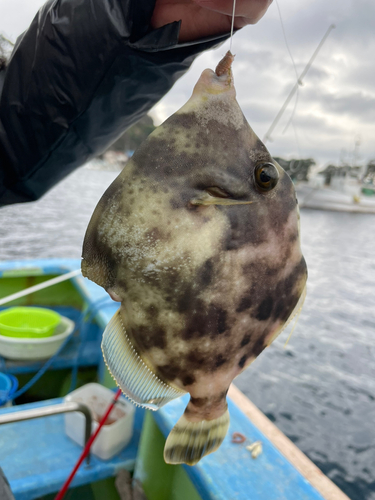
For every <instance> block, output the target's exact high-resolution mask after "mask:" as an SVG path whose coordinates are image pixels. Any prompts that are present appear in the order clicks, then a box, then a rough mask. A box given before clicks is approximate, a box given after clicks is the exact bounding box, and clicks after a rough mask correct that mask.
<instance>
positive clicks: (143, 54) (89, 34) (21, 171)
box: [0, 0, 228, 205]
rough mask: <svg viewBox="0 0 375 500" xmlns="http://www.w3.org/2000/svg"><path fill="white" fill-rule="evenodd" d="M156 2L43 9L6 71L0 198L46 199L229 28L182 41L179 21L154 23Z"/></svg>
mask: <svg viewBox="0 0 375 500" xmlns="http://www.w3.org/2000/svg"><path fill="white" fill-rule="evenodd" d="M154 4H155V0H81V1H79V2H77V1H75V0H59V1H57V2H56V0H49V1H47V3H46V4H45V5H44V6H43V7H42V8H41V9H40V11H39V12H38V14H37V15H36V17H35V18H34V20H33V22H32V24H31V25H30V27H29V29H28V30H27V31H26V32H25V33H23V34H22V35H21V36H20V37H19V38H18V40H17V43H16V46H15V48H14V50H13V53H12V55H11V57H10V60H9V63H8V65H7V68H6V70H5V78H4V75H3V79H1V78H0V80H3V86H2V85H0V91H1V86H2V87H3V88H2V93H1V97H0V205H6V204H11V203H19V202H25V201H33V200H36V199H38V198H39V197H41V196H42V195H43V194H44V193H45V192H46V191H47V190H48V189H50V188H51V187H52V186H53V185H54V184H55V183H57V182H59V181H60V180H61V179H62V178H64V177H65V176H66V175H68V174H69V173H70V172H71V171H72V170H74V169H75V168H76V167H78V166H80V165H82V164H83V163H85V162H86V161H88V160H90V159H91V158H93V157H95V156H97V155H98V154H100V153H102V152H103V151H105V150H106V149H107V148H108V146H109V145H110V144H111V143H113V142H114V141H115V140H116V139H117V138H118V137H119V136H120V135H121V134H122V133H123V132H124V131H125V130H126V129H127V128H128V127H130V126H131V125H132V124H133V123H135V122H136V121H137V120H138V119H139V118H141V117H142V116H143V115H144V114H145V113H147V111H149V109H150V108H151V107H152V106H153V105H154V104H155V103H156V102H157V101H158V100H159V99H160V98H161V97H162V96H163V95H164V94H166V92H168V90H169V89H170V88H171V87H172V85H173V84H174V83H175V81H176V80H177V79H178V78H179V77H180V76H182V75H183V74H184V73H185V72H186V71H187V69H188V68H189V67H190V65H191V63H192V62H193V60H194V58H195V57H196V56H197V55H198V54H199V53H200V52H202V51H203V50H206V49H209V48H212V47H214V46H216V45H218V44H219V43H221V42H223V41H224V40H225V39H226V38H227V37H228V34H224V35H222V36H219V37H212V38H207V39H203V40H199V41H197V42H194V43H186V44H178V33H179V28H180V23H178V22H175V23H171V24H168V25H166V26H163V27H162V28H159V29H157V30H151V28H150V19H151V16H152V12H153V9H154ZM0 83H2V82H0ZM181 104H182V103H181Z"/></svg>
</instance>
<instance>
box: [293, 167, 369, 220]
mask: <svg viewBox="0 0 375 500" xmlns="http://www.w3.org/2000/svg"><path fill="white" fill-rule="evenodd" d="M322 181H323V178H322V180H321V181H319V176H317V177H315V179H313V180H311V181H309V182H300V183H298V184H297V185H296V192H297V199H298V203H299V206H300V208H311V209H317V210H333V211H337V212H356V213H368V214H375V196H374V195H373V194H374V191H375V187H374V186H372V185H367V184H361V183H360V182H359V181H358V180H357V179H355V178H346V177H333V178H332V181H331V184H330V185H329V186H324V185H323V182H322Z"/></svg>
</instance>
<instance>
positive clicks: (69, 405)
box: [0, 401, 92, 464]
mask: <svg viewBox="0 0 375 500" xmlns="http://www.w3.org/2000/svg"><path fill="white" fill-rule="evenodd" d="M72 411H80V412H81V413H82V414H83V415H84V417H85V444H86V443H87V441H88V440H89V438H90V435H91V424H92V417H91V412H90V409H89V407H88V406H87V405H85V404H83V403H78V402H76V401H66V402H64V403H60V404H56V405H49V406H42V407H40V408H32V409H28V410H22V411H15V412H12V413H5V414H3V415H0V425H1V424H9V423H13V422H22V421H24V420H32V419H34V418H40V417H49V416H51V415H59V414H61V413H69V412H72ZM86 463H87V464H89V463H90V454H88V455H87V458H86Z"/></svg>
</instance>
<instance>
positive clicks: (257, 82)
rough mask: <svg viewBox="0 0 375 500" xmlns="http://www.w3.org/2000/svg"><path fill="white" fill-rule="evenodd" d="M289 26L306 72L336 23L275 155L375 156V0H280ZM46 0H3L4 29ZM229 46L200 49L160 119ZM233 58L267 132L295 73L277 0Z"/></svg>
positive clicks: (276, 141)
mask: <svg viewBox="0 0 375 500" xmlns="http://www.w3.org/2000/svg"><path fill="white" fill-rule="evenodd" d="M278 2H279V6H280V9H281V13H282V19H283V26H284V29H285V33H286V36H287V39H288V43H289V47H290V50H291V52H292V55H293V58H294V61H295V65H296V68H297V73H298V74H300V73H301V72H302V71H303V69H304V68H305V66H306V64H307V62H308V61H309V59H310V57H311V56H312V54H313V52H314V51H315V49H316V48H317V46H318V43H319V42H320V40H321V39H322V37H323V35H324V34H325V32H326V30H327V29H328V27H329V26H330V24H332V23H334V24H335V25H336V28H335V29H334V30H333V31H332V32H331V33H330V35H329V37H328V38H327V40H326V42H325V43H324V45H323V47H322V48H321V50H320V51H319V53H318V55H317V57H316V59H315V60H314V62H313V65H312V67H311V68H310V70H309V71H308V73H307V75H306V76H305V78H304V85H303V86H302V87H300V88H299V91H298V103H297V107H296V110H295V114H294V118H293V125H290V126H289V127H288V129H287V131H286V132H285V133H283V131H284V129H285V126H286V124H287V123H288V122H289V119H290V116H291V114H292V111H293V107H294V103H295V98H294V99H292V101H291V103H290V104H289V106H288V108H287V110H286V112H285V114H284V115H283V117H282V119H281V120H280V123H279V124H278V125H277V127H276V128H275V130H274V132H273V142H269V143H267V147H269V149H270V151H271V153H272V154H273V155H275V156H283V155H284V156H287V157H291V156H293V155H294V156H298V155H301V156H303V157H309V156H310V157H314V158H316V160H317V161H318V162H321V163H324V162H327V161H336V162H337V161H338V158H339V155H340V151H341V150H342V148H346V149H348V150H350V149H352V148H353V147H354V141H355V138H356V137H358V136H360V137H361V150H360V153H361V154H362V156H363V157H365V158H368V159H370V158H374V157H375V147H374V140H373V138H374V135H375V134H374V132H375V130H374V110H375V106H374V104H375V85H374V77H373V75H374V64H373V62H372V61H373V54H374V53H375V37H374V34H373V33H374V28H373V20H374V19H375V2H374V1H373V0H361V1H360V2H355V1H354V0H341V1H340V2H339V3H338V2H337V0H300V1H299V2H296V1H295V0H278ZM42 4H43V1H41V0H0V31H4V32H5V33H6V34H7V35H8V36H11V37H12V38H13V39H15V38H16V36H17V35H18V34H19V33H20V32H21V31H23V30H24V29H26V27H27V25H28V24H29V23H30V22H31V20H32V18H33V17H34V15H35V13H36V11H37V9H38V8H39V7H40V5H42ZM228 48H229V42H227V43H226V44H225V45H224V46H222V47H220V48H219V49H216V50H215V51H211V52H209V53H206V54H203V55H201V56H200V57H199V58H198V59H197V60H196V61H195V62H194V64H193V67H192V69H191V70H190V71H189V72H188V73H187V74H186V75H185V76H184V77H183V78H181V79H180V80H179V81H178V82H177V83H176V85H175V86H174V88H173V89H172V90H171V91H170V92H169V93H168V94H167V95H166V96H165V97H164V98H163V99H162V100H161V101H160V102H159V103H158V104H157V105H156V106H155V107H154V109H153V111H152V114H153V116H154V117H156V118H157V121H158V122H159V123H160V122H161V121H163V120H164V119H166V118H167V117H168V116H169V115H170V114H172V113H174V112H175V111H176V110H177V109H179V108H180V107H181V106H182V105H183V104H184V103H185V102H186V101H187V99H188V98H189V97H190V95H191V93H192V90H193V87H194V85H195V83H196V81H197V80H198V78H199V76H200V74H201V72H202V71H203V70H204V69H205V68H207V67H210V68H214V67H215V66H216V64H217V63H218V61H219V60H220V59H221V57H222V56H223V55H224V53H225V52H226V50H227V49H228ZM233 52H234V53H235V54H236V58H235V62H234V65H233V71H234V79H235V85H236V90H237V99H238V102H239V104H240V105H241V107H242V109H243V111H244V114H245V116H246V117H247V119H248V121H249V123H250V125H251V127H252V128H253V129H254V131H255V132H256V133H257V134H258V135H259V137H263V136H264V134H265V132H266V131H267V129H268V128H269V126H270V125H271V123H272V121H273V119H274V118H275V116H276V115H277V113H278V112H279V110H280V108H281V106H282V104H283V103H284V101H285V99H286V97H287V96H288V94H289V92H290V90H291V89H292V87H293V85H294V84H295V81H296V74H295V69H294V67H293V64H292V61H291V58H290V55H289V53H288V50H287V48H286V46H285V41H284V36H283V30H282V25H281V23H280V19H279V14H278V9H277V6H276V3H275V2H274V3H273V4H272V5H271V7H270V8H269V10H268V12H267V14H266V15H265V17H264V18H263V19H262V20H261V21H260V22H259V23H257V24H256V25H254V26H248V27H246V28H244V29H243V30H240V31H239V32H238V33H236V34H235V36H234V39H233Z"/></svg>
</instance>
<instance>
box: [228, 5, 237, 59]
mask: <svg viewBox="0 0 375 500" xmlns="http://www.w3.org/2000/svg"><path fill="white" fill-rule="evenodd" d="M235 10H236V0H233V10H232V26H231V28H230V45H229V52H232V40H233V28H234V12H235Z"/></svg>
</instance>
